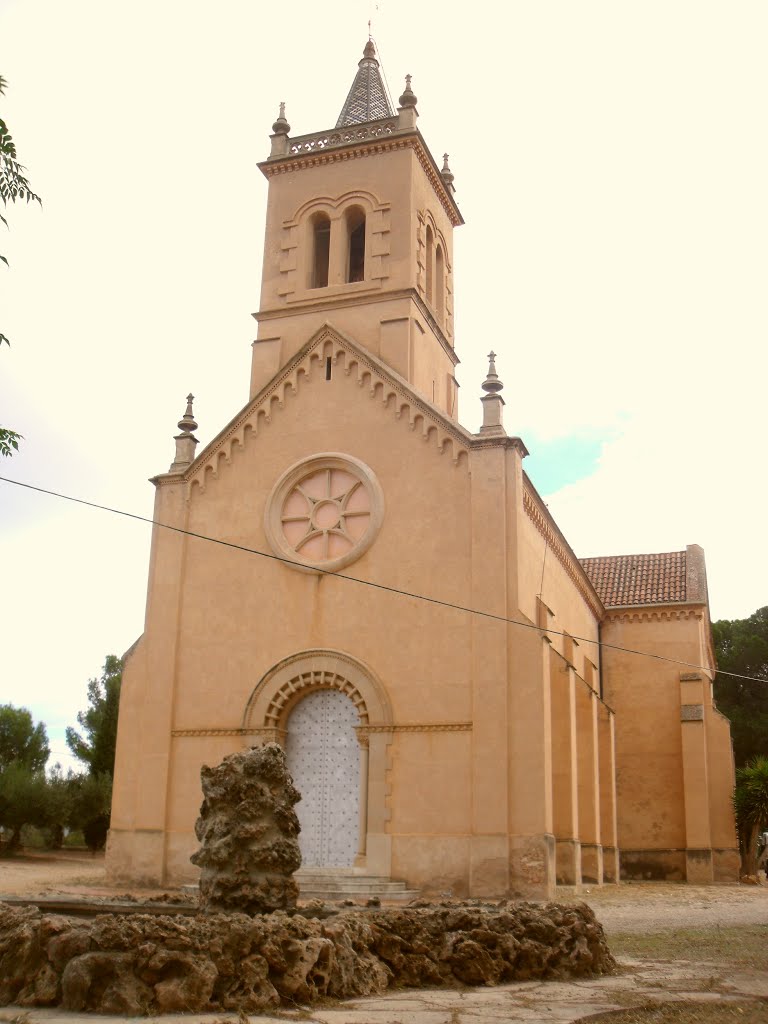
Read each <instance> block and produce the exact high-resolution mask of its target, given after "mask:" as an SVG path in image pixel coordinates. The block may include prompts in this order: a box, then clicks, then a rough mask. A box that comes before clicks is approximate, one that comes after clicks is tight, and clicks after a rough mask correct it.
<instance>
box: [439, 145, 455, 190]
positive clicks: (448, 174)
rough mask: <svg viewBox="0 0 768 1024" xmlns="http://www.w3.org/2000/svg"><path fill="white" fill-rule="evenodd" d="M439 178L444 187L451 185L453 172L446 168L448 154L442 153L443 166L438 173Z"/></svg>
mask: <svg viewBox="0 0 768 1024" xmlns="http://www.w3.org/2000/svg"><path fill="white" fill-rule="evenodd" d="M440 177H441V178H442V179H443V181H444V182H445V184H446V185H451V186H452V185H453V171H452V170H451V168H450V167H449V166H448V154H447V153H443V166H442V169H441V171H440Z"/></svg>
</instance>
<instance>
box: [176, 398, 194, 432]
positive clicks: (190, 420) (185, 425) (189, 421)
mask: <svg viewBox="0 0 768 1024" xmlns="http://www.w3.org/2000/svg"><path fill="white" fill-rule="evenodd" d="M194 400H195V396H194V395H192V394H189V395H187V408H186V409H185V410H184V415H183V416H182V417H181V419H180V420H179V422H178V424H177V426H178V428H179V430H186V431H187V433H188V434H191V433H192V431H193V430H197V421H196V420H195V417H194V416H193V414H192V403H193V402H194Z"/></svg>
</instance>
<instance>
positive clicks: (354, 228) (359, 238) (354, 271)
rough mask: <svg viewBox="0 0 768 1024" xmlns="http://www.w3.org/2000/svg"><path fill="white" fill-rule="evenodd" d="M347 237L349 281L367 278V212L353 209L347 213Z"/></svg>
mask: <svg viewBox="0 0 768 1024" xmlns="http://www.w3.org/2000/svg"><path fill="white" fill-rule="evenodd" d="M347 238H348V239H349V246H348V248H349V255H348V260H347V281H348V282H352V281H364V280H365V213H364V212H363V211H362V210H360V209H357V208H355V209H353V210H350V211H349V212H348V213H347Z"/></svg>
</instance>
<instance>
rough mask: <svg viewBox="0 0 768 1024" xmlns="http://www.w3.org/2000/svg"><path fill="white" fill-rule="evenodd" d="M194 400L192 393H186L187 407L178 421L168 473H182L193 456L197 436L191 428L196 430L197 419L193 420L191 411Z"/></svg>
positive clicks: (190, 462)
mask: <svg viewBox="0 0 768 1024" xmlns="http://www.w3.org/2000/svg"><path fill="white" fill-rule="evenodd" d="M194 400H195V396H194V395H192V394H189V395H187V408H186V409H185V410H184V415H183V416H182V417H181V419H180V420H179V422H178V427H179V430H180V431H181V433H180V434H177V435H176V436H175V437H174V441H175V442H176V458H175V459H174V460H173V462H172V463H171V468H170V469H169V470H168V472H169V473H183V472H184V470H185V469H186V468H187V466H189V465H191V464H192V462H193V460H194V458H195V448H196V447H197V444H198V442H197V438H196V437H195V436H194V434H193V433H192V431H193V430H197V421H196V420H195V417H194V414H193V412H192V403H193V402H194Z"/></svg>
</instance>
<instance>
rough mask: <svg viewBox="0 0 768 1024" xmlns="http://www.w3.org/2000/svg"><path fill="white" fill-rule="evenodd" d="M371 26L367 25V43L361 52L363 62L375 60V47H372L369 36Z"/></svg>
mask: <svg viewBox="0 0 768 1024" xmlns="http://www.w3.org/2000/svg"><path fill="white" fill-rule="evenodd" d="M370 31H371V26H370V23H369V24H368V33H369V34H368V42H367V43H366V44H365V49H364V50H363V60H376V47H375V46H374V45H373V40H372V39H371V36H370Z"/></svg>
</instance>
